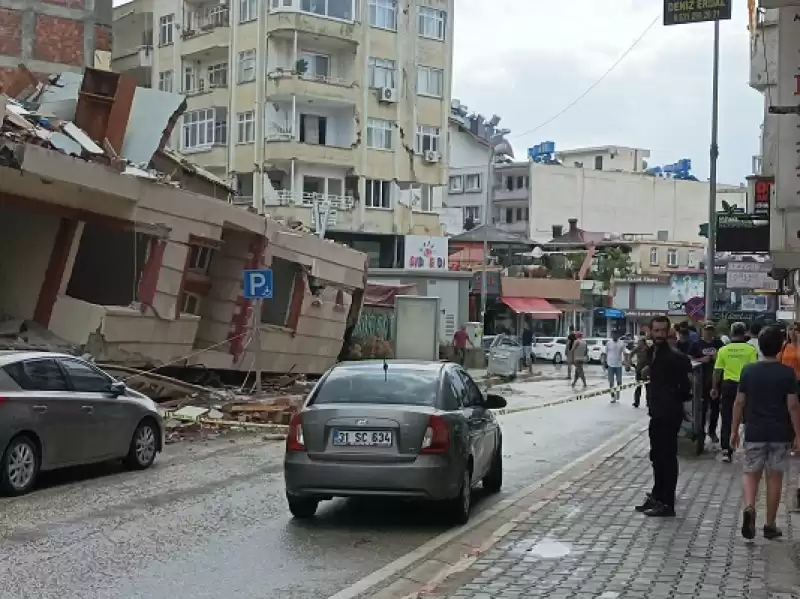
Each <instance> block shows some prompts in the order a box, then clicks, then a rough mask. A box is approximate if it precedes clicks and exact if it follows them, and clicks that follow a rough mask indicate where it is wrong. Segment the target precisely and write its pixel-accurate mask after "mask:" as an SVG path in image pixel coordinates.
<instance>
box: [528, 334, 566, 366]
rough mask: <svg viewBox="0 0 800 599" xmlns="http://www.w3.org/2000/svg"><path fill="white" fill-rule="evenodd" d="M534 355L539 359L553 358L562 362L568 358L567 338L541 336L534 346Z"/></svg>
mask: <svg viewBox="0 0 800 599" xmlns="http://www.w3.org/2000/svg"><path fill="white" fill-rule="evenodd" d="M533 355H535V356H536V359H537V360H552V361H553V362H555V363H556V364H561V363H562V362H565V361H566V359H567V338H566V337H539V338H537V339H536V343H535V344H534V346H533Z"/></svg>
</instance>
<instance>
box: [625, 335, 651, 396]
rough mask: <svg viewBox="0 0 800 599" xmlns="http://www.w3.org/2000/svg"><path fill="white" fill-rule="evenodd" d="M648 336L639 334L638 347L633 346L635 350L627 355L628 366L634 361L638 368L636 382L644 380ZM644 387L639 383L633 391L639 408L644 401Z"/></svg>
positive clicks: (635, 366)
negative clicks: (643, 372)
mask: <svg viewBox="0 0 800 599" xmlns="http://www.w3.org/2000/svg"><path fill="white" fill-rule="evenodd" d="M647 350H648V347H647V337H645V336H644V335H640V336H639V340H638V341H637V342H636V347H634V348H633V351H632V352H631V353H630V355H629V356H628V357H627V364H628V366H630V365H631V362H633V363H634V364H633V366H634V368H635V369H636V370H635V372H636V382H637V383H640V382H642V381H644V377H643V376H642V371H643V370H644V367H645V366H647ZM643 388H644V387H643V386H642V385H637V387H636V389H634V391H633V407H634V408H638V407H639V404H640V403H641V401H642V389H643Z"/></svg>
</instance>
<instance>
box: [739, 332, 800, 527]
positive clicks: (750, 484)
mask: <svg viewBox="0 0 800 599" xmlns="http://www.w3.org/2000/svg"><path fill="white" fill-rule="evenodd" d="M758 341H759V349H760V350H761V354H762V359H761V361H759V362H755V363H752V364H748V365H746V366H745V367H744V368H743V369H742V372H741V376H740V378H739V386H738V392H737V394H736V404H735V406H734V411H733V421H732V426H733V430H732V431H731V439H730V446H731V447H732V448H734V449H735V448H736V446H737V445H738V444H739V426H740V425H741V423H742V421H743V420H744V422H745V427H744V456H743V458H742V471H743V473H744V475H743V485H744V504H745V509H744V515H743V518H742V535H743V536H744V537H745V538H747V539H752V538H753V537H755V535H756V511H755V503H756V496H757V494H758V485H759V482H760V481H761V476H762V474H763V472H764V471H765V470H766V476H767V517H766V522H765V524H764V536H765V537H766V538H767V539H775V538H778V537H780V536H781V535H782V533H781V530H780V529H779V528H778V527H777V526H776V524H775V519H776V516H777V513H778V505H779V503H780V496H781V490H782V488H783V474H784V473H785V472H786V471H787V470H788V467H789V451H790V449H791V444H792V432H793V431H798V432H800V405H799V404H798V400H797V382H796V379H795V375H794V371H793V370H792V369H791V368H790V367H789V366H786V365H784V364H781V363H780V362H778V360H777V359H776V356H777V355H778V352H779V351H780V350H781V346H782V344H783V335H782V334H781V332H780V331H779V330H778V329H776V328H774V327H767V328H766V329H764V331H762V332H761V334H760V336H759V338H758ZM751 347H752V346H751Z"/></svg>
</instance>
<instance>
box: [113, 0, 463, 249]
mask: <svg viewBox="0 0 800 599" xmlns="http://www.w3.org/2000/svg"><path fill="white" fill-rule="evenodd" d="M114 10H115V17H114V36H115V43H114V55H113V63H112V65H113V67H114V69H115V70H118V71H124V72H126V73H129V74H131V75H133V76H135V77H136V78H137V81H138V82H139V84H140V85H148V86H151V87H158V88H160V89H163V90H168V91H174V92H179V93H182V94H184V95H185V96H186V99H187V104H188V107H187V111H186V113H185V114H184V115H183V117H182V121H181V123H180V124H179V126H178V127H176V131H175V136H174V138H173V140H172V145H173V146H174V147H176V148H177V149H178V150H179V151H180V152H181V153H182V154H184V155H185V156H187V157H188V158H190V159H191V160H192V161H193V162H196V163H197V164H199V165H200V166H203V167H205V168H206V169H208V170H210V171H212V172H214V173H215V174H217V175H219V176H222V177H225V178H228V179H230V180H232V181H233V182H234V184H235V186H236V188H237V189H238V190H239V194H240V195H239V197H237V198H236V201H237V202H238V203H242V204H244V205H246V206H250V205H252V206H253V207H254V208H255V209H256V210H258V211H260V212H261V211H263V212H266V213H268V214H270V215H271V216H273V217H277V218H284V219H287V220H293V221H299V222H302V223H303V224H305V225H308V226H312V227H313V226H316V222H315V221H316V219H317V217H318V216H319V215H322V217H323V218H324V215H327V223H326V228H327V230H328V231H329V232H330V233H331V234H334V233H337V234H339V233H341V234H345V233H353V232H358V233H359V234H364V235H366V234H383V235H387V234H388V235H406V234H421V235H426V234H427V235H438V234H440V232H441V225H440V222H439V215H438V213H439V212H440V210H441V207H442V192H443V189H444V187H443V186H444V185H445V184H446V176H447V175H446V165H447V163H448V146H447V143H446V127H447V119H448V116H449V112H450V93H451V83H452V77H451V73H452V69H451V65H452V57H453V11H454V0H424V1H423V0H227V1H226V0H222V1H219V0H215V1H210V2H208V1H203V0H133V1H131V2H128V3H126V4H123V5H121V6H118V7H116V8H115V9H114ZM329 236H331V235H329Z"/></svg>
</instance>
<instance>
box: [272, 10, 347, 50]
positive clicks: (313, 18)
mask: <svg viewBox="0 0 800 599" xmlns="http://www.w3.org/2000/svg"><path fill="white" fill-rule="evenodd" d="M276 4H281V6H276ZM283 4H286V3H285V2H283V0H281V2H275V0H271V2H270V18H269V19H267V33H268V34H270V35H272V36H276V37H284V38H291V37H293V36H294V34H295V32H298V33H301V34H302V33H305V34H310V35H314V36H317V37H321V38H325V39H326V40H327V41H328V42H329V43H339V44H340V45H345V46H350V47H352V46H355V45H358V43H359V40H360V39H361V35H362V25H361V23H357V22H355V20H354V19H355V10H356V0H334V1H331V2H326V3H312V2H311V1H310V0H292V2H291V5H290V6H283ZM315 4H317V5H320V4H322V5H324V6H322V7H321V8H320V10H322V11H324V13H319V12H315V11H314V10H313V8H316V7H315V6H314V5H315Z"/></svg>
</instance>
